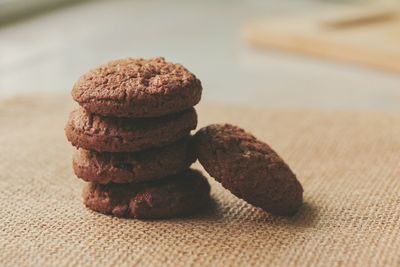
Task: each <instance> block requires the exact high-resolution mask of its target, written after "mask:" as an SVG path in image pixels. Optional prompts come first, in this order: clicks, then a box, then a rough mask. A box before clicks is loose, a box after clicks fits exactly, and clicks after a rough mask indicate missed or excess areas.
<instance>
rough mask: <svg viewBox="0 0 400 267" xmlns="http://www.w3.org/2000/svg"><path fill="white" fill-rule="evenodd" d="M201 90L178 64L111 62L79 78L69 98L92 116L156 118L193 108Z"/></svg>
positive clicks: (198, 81)
mask: <svg viewBox="0 0 400 267" xmlns="http://www.w3.org/2000/svg"><path fill="white" fill-rule="evenodd" d="M201 92H202V86H201V82H200V80H198V79H197V78H196V76H195V75H194V74H193V73H191V72H190V71H188V70H187V69H186V68H184V67H183V66H182V65H180V64H174V63H170V62H167V61H165V59H164V58H154V59H148V60H146V59H133V58H127V59H121V60H115V61H111V62H109V63H108V64H105V65H102V66H100V67H98V68H96V69H93V70H91V71H89V72H88V73H86V74H84V75H82V76H81V77H80V78H79V79H78V81H77V82H76V83H75V85H74V87H73V89H72V97H73V98H74V100H75V101H77V102H78V103H79V104H80V105H81V106H82V107H84V108H85V109H87V110H88V111H90V112H92V113H97V114H100V115H103V116H112V117H137V118H139V117H159V116H163V115H167V114H172V113H176V112H179V111H182V110H185V109H188V108H190V107H193V106H194V105H196V104H197V103H198V102H199V101H200V98H201Z"/></svg>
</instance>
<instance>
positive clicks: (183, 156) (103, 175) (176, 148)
mask: <svg viewBox="0 0 400 267" xmlns="http://www.w3.org/2000/svg"><path fill="white" fill-rule="evenodd" d="M195 160H196V158H195V156H194V152H193V149H192V147H191V145H190V138H184V139H182V140H179V141H178V142H175V143H173V144H171V145H168V146H164V147H160V148H154V149H150V150H145V151H139V152H135V153H108V152H103V153H99V152H95V151H90V150H84V149H79V150H77V152H76V154H75V156H74V159H73V167H74V171H75V174H76V175H77V176H78V177H80V178H81V179H83V180H84V181H88V182H96V183H100V184H106V183H110V182H113V183H137V182H145V181H151V180H157V179H161V178H164V177H167V176H171V175H175V174H177V173H180V172H182V171H183V170H185V169H187V168H189V166H190V165H191V164H192V163H193V162H194V161H195Z"/></svg>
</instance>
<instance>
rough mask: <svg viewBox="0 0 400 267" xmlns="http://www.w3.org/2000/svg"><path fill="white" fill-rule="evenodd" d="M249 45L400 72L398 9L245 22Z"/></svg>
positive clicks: (353, 10) (324, 13) (381, 8)
mask: <svg viewBox="0 0 400 267" xmlns="http://www.w3.org/2000/svg"><path fill="white" fill-rule="evenodd" d="M243 36H244V38H245V39H246V40H247V41H249V42H250V43H251V44H254V45H257V46H261V47H265V48H275V49H283V50H287V51H292V52H297V53H302V54H308V55H313V56H318V57H324V58H329V59H335V60H342V61H347V62H353V63H358V64H362V65H366V66H371V67H376V68H380V69H384V70H388V71H395V72H399V73H400V8H399V7H398V6H395V7H393V6H392V7H379V8H378V7H369V8H357V9H354V8H352V9H342V8H341V9H337V10H329V11H326V12H319V13H318V14H308V15H307V14H306V15H301V16H290V17H279V18H275V19H266V20H260V21H255V22H251V23H248V24H247V25H245V27H244V28H243Z"/></svg>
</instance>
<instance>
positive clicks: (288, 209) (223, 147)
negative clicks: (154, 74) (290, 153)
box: [194, 124, 303, 215]
mask: <svg viewBox="0 0 400 267" xmlns="http://www.w3.org/2000/svg"><path fill="white" fill-rule="evenodd" d="M194 143H195V147H196V153H197V157H198V159H199V161H200V163H201V165H203V167H204V168H205V170H206V171H207V172H208V173H209V174H210V175H211V176H212V177H214V178H215V179H216V180H217V181H219V182H221V184H222V185H223V186H224V187H225V188H227V189H228V190H230V191H231V192H232V193H233V194H234V195H236V196H237V197H239V198H242V199H244V200H245V201H247V202H248V203H250V204H252V205H254V206H257V207H260V208H262V209H264V210H266V211H268V212H270V213H272V214H277V215H290V214H293V213H294V212H296V211H297V210H298V209H299V207H300V206H301V204H302V201H303V188H302V186H301V184H300V183H299V181H298V180H297V179H296V176H295V175H294V174H293V172H292V171H291V170H290V168H289V166H288V165H286V163H285V162H284V161H283V160H282V159H281V158H280V157H279V155H278V154H277V153H276V152H275V151H273V150H272V149H271V148H270V147H269V146H268V145H267V144H265V143H264V142H261V141H259V140H257V139H256V138H255V137H254V136H253V135H251V134H250V133H247V132H245V131H244V130H243V129H241V128H239V127H236V126H233V125H229V124H214V125H210V126H208V127H204V128H202V129H200V130H199V131H198V132H197V133H196V135H195V142H194Z"/></svg>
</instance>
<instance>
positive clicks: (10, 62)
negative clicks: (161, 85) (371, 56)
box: [0, 0, 400, 111]
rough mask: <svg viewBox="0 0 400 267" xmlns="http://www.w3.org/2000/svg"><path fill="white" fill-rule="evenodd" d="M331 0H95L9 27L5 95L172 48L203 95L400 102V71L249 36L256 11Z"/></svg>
mask: <svg viewBox="0 0 400 267" xmlns="http://www.w3.org/2000/svg"><path fill="white" fill-rule="evenodd" d="M326 5H327V4H326V3H322V2H321V1H296V2H294V1H280V2H279V3H277V1H265V2H264V1H255V0H253V1H247V2H244V1H201V2H183V1H178V0H174V1H169V2H168V3H166V2H161V1H151V2H148V1H122V0H119V1H89V2H83V3H80V4H76V5H71V6H68V7H65V8H62V9H58V10H55V11H52V12H49V13H46V14H43V15H41V16H36V17H33V18H30V19H27V20H24V21H20V22H18V23H13V24H9V25H3V26H2V27H0V96H10V95H15V94H21V93H32V92H33V93H36V92H68V91H69V90H70V89H71V87H72V84H73V83H74V81H75V80H76V79H77V77H79V75H80V74H82V73H84V72H85V71H87V70H88V69H90V68H93V67H95V66H97V65H99V64H102V63H104V62H107V61H109V60H110V59H116V58H123V57H127V56H131V57H153V56H159V55H161V56H164V57H166V59H167V60H170V61H175V62H180V63H182V64H184V65H185V66H186V67H188V68H189V69H190V70H191V71H193V72H194V73H196V75H197V76H198V77H199V78H200V79H201V80H202V82H203V87H204V94H203V96H204V97H203V101H204V102H207V103H225V104H236V105H242V106H263V107H285V108H309V109H333V110H363V111H373V110H396V111H399V110H400V75H398V74H394V73H385V72H381V71H378V70H372V69H368V68H364V67H360V66H355V65H351V64H343V63H335V62H330V61H325V60H320V59H314V58H308V57H304V56H300V55H294V54H286V53H282V52H278V51H265V50H257V49H254V48H252V47H250V46H249V45H248V44H246V42H245V41H243V40H242V39H241V37H240V27H241V25H243V23H246V22H247V21H249V20H252V19H257V18H263V17H267V16H274V15H280V14H288V13H290V12H292V13H297V12H305V11H309V12H312V10H313V9H316V10H317V9H318V8H321V7H323V6H326Z"/></svg>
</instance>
